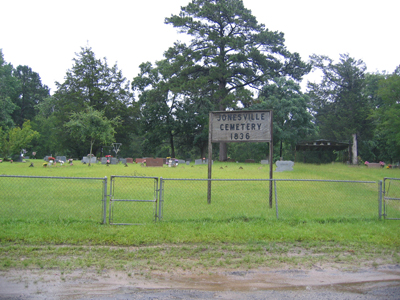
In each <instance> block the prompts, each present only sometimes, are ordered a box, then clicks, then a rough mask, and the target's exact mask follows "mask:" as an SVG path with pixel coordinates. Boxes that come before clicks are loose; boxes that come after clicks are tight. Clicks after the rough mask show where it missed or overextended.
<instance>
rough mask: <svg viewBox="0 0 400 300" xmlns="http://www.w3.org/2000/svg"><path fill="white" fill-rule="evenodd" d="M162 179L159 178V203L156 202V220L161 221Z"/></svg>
mask: <svg viewBox="0 0 400 300" xmlns="http://www.w3.org/2000/svg"><path fill="white" fill-rule="evenodd" d="M162 191H163V179H162V177H160V194H159V197H158V198H159V201H158V220H159V221H161V220H162V203H163V194H162Z"/></svg>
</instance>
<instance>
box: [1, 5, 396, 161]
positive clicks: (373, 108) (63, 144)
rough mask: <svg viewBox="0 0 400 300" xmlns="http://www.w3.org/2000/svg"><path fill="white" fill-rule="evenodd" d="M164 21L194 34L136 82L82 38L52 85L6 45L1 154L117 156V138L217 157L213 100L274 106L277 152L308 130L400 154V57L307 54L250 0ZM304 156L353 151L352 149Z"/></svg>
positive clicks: (243, 106) (285, 151)
mask: <svg viewBox="0 0 400 300" xmlns="http://www.w3.org/2000/svg"><path fill="white" fill-rule="evenodd" d="M165 23H166V24H170V25H172V26H174V27H176V28H177V29H178V30H179V31H180V32H182V33H186V34H188V35H190V36H191V38H192V39H191V42H190V43H189V44H185V43H181V42H176V43H175V44H174V45H172V46H171V47H170V48H169V49H167V50H166V51H165V52H164V59H163V60H161V61H157V62H156V63H155V64H152V63H150V62H145V63H142V64H141V65H140V72H139V74H138V75H137V76H136V77H135V78H133V79H132V81H128V80H127V79H126V78H125V77H123V75H122V72H121V71H120V70H119V69H118V67H117V65H116V64H115V65H112V66H109V65H108V62H107V60H106V58H104V59H98V58H96V56H95V53H94V51H93V50H92V49H91V48H89V47H85V48H81V51H80V52H79V53H77V54H76V57H75V58H74V60H73V65H72V67H71V69H70V70H68V71H67V72H66V76H65V79H64V82H62V83H58V82H56V91H55V92H54V94H53V95H50V93H49V89H48V87H47V86H46V85H43V84H42V82H41V79H40V76H39V74H37V73H35V72H34V71H32V70H31V68H29V67H28V66H18V67H16V68H14V67H13V66H12V65H11V63H7V62H6V61H5V58H4V56H3V53H2V52H1V51H0V106H1V107H0V108H1V112H0V127H1V130H0V150H1V154H0V156H2V157H3V158H7V157H12V155H19V154H20V152H21V151H22V149H25V150H26V151H27V152H28V154H29V153H31V152H36V156H37V157H39V158H41V157H44V156H45V155H50V154H52V155H53V156H55V155H66V156H68V157H76V158H78V157H79V158H81V157H82V156H85V155H87V154H88V153H90V152H93V153H94V154H95V155H96V156H101V155H106V154H112V155H115V153H113V152H112V147H111V143H112V142H118V143H122V147H121V149H120V152H119V153H118V156H120V157H134V158H135V157H147V156H149V157H150V156H153V157H167V156H171V157H179V158H183V159H188V158H192V159H194V158H199V157H205V156H206V153H207V145H208V113H209V112H210V111H225V110H259V109H273V110H274V122H273V123H274V156H275V158H276V159H278V158H279V157H283V158H284V159H294V155H295V152H294V149H295V145H296V143H298V142H299V141H302V140H315V139H327V140H336V141H341V142H343V141H344V142H349V141H350V142H351V137H352V135H354V134H356V136H357V142H358V153H359V158H360V162H362V161H365V160H368V161H380V160H382V161H386V162H391V163H393V162H395V161H398V160H399V158H400V147H399V146H400V119H399V116H400V111H399V107H400V68H397V69H396V70H395V71H394V72H393V73H392V74H389V73H385V72H381V73H380V72H377V73H367V72H366V65H365V63H364V62H363V61H361V60H357V59H355V58H352V57H351V56H350V55H349V54H342V55H340V57H339V60H338V62H336V63H335V62H334V61H333V60H332V59H331V58H329V57H325V56H321V55H313V56H311V57H310V59H309V61H308V62H305V61H303V60H302V59H301V57H300V56H299V54H298V53H295V52H290V51H289V50H288V49H287V48H286V46H285V40H284V35H283V33H281V32H272V31H269V30H268V29H267V28H266V27H265V25H263V24H259V23H258V22H257V20H256V19H255V17H254V16H253V15H252V14H251V11H249V10H248V9H246V8H245V7H244V6H243V3H242V1H239V0H235V1H232V0H229V1H228V0H224V1H216V0H214V1H209V0H207V1H206V0H203V1H202V0H196V1H192V2H190V3H189V4H188V5H187V6H186V7H182V8H181V13H180V14H179V15H172V16H171V17H168V18H166V19H165ZM313 68H315V69H319V70H321V71H322V74H323V75H322V78H321V82H319V83H308V89H307V92H305V93H303V92H302V91H301V89H300V83H301V81H302V79H303V76H304V75H306V74H308V73H309V72H310V71H311V70H312V69H313ZM24 128H25V129H24ZM23 129H24V130H25V131H24V130H23ZM15 132H17V133H18V132H20V133H21V132H23V133H25V135H24V134H19V135H18V134H16V133H15ZM27 136H28V137H29V138H27ZM213 149H214V153H213V156H214V159H219V160H222V161H223V160H227V159H232V160H235V161H237V160H238V161H244V160H245V159H255V160H260V159H265V158H266V157H268V145H267V144H266V143H231V144H229V147H228V145H227V144H224V143H221V144H220V145H219V147H213ZM297 155H298V158H297V159H301V156H304V155H306V156H307V159H306V161H309V162H331V161H346V160H348V155H347V153H334V152H332V153H319V154H318V155H315V153H313V154H301V153H298V154H297Z"/></svg>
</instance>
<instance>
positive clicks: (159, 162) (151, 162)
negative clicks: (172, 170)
mask: <svg viewBox="0 0 400 300" xmlns="http://www.w3.org/2000/svg"><path fill="white" fill-rule="evenodd" d="M163 165H164V159H163V158H147V159H146V167H162V166H163Z"/></svg>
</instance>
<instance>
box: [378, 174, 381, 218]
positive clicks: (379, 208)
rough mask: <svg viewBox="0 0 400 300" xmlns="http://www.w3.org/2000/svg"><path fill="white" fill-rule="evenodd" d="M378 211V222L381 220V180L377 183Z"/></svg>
mask: <svg viewBox="0 0 400 300" xmlns="http://www.w3.org/2000/svg"><path fill="white" fill-rule="evenodd" d="M378 211H379V220H381V219H382V180H379V181H378Z"/></svg>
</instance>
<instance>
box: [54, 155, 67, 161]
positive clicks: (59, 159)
mask: <svg viewBox="0 0 400 300" xmlns="http://www.w3.org/2000/svg"><path fill="white" fill-rule="evenodd" d="M60 161H63V162H66V161H67V157H66V156H56V162H60Z"/></svg>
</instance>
